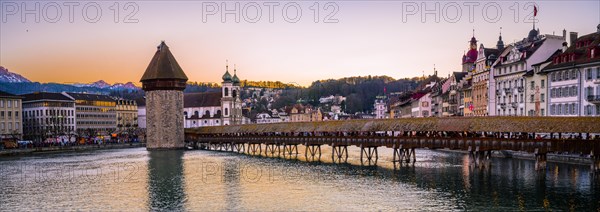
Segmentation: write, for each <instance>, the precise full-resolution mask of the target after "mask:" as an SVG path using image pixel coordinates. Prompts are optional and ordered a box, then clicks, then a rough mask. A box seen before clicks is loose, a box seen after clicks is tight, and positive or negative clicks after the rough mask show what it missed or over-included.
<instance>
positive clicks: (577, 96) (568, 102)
mask: <svg viewBox="0 0 600 212" xmlns="http://www.w3.org/2000/svg"><path fill="white" fill-rule="evenodd" d="M563 34H565V33H563ZM599 45H600V25H598V28H597V31H596V32H594V33H591V34H587V35H584V36H581V37H578V35H577V33H575V32H571V33H570V46H569V47H568V48H567V47H566V46H565V47H564V48H563V51H562V53H560V54H558V55H556V56H554V57H553V58H552V61H551V63H550V64H549V65H548V66H546V67H545V68H544V69H543V72H545V73H547V74H548V89H549V91H548V92H549V93H550V95H549V98H548V109H549V115H550V116H598V115H600V56H599V55H598V52H599V51H600V47H599Z"/></svg>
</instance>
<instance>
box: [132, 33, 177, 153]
mask: <svg viewBox="0 0 600 212" xmlns="http://www.w3.org/2000/svg"><path fill="white" fill-rule="evenodd" d="M157 48H158V49H157V50H156V53H155V54H154V57H152V60H151V61H150V65H148V68H146V72H145V73H144V76H142V79H141V80H140V82H142V89H144V91H145V92H146V122H147V124H146V125H147V127H146V130H147V132H146V142H147V143H146V149H148V150H152V149H179V148H183V147H184V145H185V143H184V132H183V121H184V120H183V90H184V89H185V86H186V82H187V80H188V78H187V76H186V75H185V73H183V70H182V69H181V67H180V66H179V64H178V63H177V61H176V60H175V57H174V56H173V54H171V51H169V47H168V46H167V44H165V42H164V41H163V42H161V43H160V45H159V46H158V47H157Z"/></svg>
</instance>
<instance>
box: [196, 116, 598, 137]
mask: <svg viewBox="0 0 600 212" xmlns="http://www.w3.org/2000/svg"><path fill="white" fill-rule="evenodd" d="M336 131H337V132H339V131H347V132H350V131H457V132H463V131H469V132H546V133H549V132H565V133H566V132H569V133H600V117H506V116H498V117H449V118H401V119H362V120H345V121H324V122H286V123H273V124H248V125H233V126H214V127H200V128H192V129H186V131H185V132H186V133H199V134H213V133H262V132H336Z"/></svg>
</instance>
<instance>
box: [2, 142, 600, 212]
mask: <svg viewBox="0 0 600 212" xmlns="http://www.w3.org/2000/svg"><path fill="white" fill-rule="evenodd" d="M299 149H300V151H301V152H300V156H299V157H298V158H297V159H294V160H286V159H283V158H272V157H263V156H249V155H242V154H237V153H230V152H216V151H203V150H195V151H153V152H148V151H146V150H145V149H144V148H135V149H120V150H98V151H88V152H74V153H60V154H44V155H35V156H26V157H8V158H7V157H5V158H0V210H2V211H15V210H17V211H32V210H33V211H39V210H65V209H70V210H74V209H77V210H94V211H98V210H100V211H107V210H110V211H114V210H119V211H132V210H133V211H148V210H188V211H248V210H251V211H281V210H285V211H288V210H290V211H315V210H320V211H380V210H383V211H398V210H400V211H406V210H418V211H448V210H460V211H462V210H475V211H482V210H484V211H489V210H493V211H514V210H528V211H531V210H537V211H540V210H575V211H597V210H600V185H599V184H600V181H598V178H594V177H591V175H590V173H589V170H590V169H589V166H584V165H572V164H557V163H548V166H547V170H546V171H535V169H534V167H535V162H534V161H531V160H519V159H507V158H493V159H492V161H491V165H490V166H487V167H476V166H473V165H470V163H469V158H468V156H467V155H466V154H463V153H456V152H442V151H430V150H417V152H416V154H417V158H416V159H417V162H416V163H414V164H408V165H407V164H404V165H403V166H401V167H399V166H395V167H394V165H393V163H392V162H390V161H391V159H392V158H391V157H392V150H390V149H381V148H380V149H379V155H380V158H379V161H378V164H377V166H361V165H360V160H359V157H360V151H359V149H358V148H349V153H350V158H349V163H348V164H333V163H332V162H331V159H330V157H331V155H330V151H331V150H330V149H328V148H323V156H322V160H321V161H322V162H306V161H305V160H304V158H303V153H302V150H303V148H302V147H300V148H299ZM594 179H596V180H594Z"/></svg>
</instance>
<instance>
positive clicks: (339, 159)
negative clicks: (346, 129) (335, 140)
mask: <svg viewBox="0 0 600 212" xmlns="http://www.w3.org/2000/svg"><path fill="white" fill-rule="evenodd" d="M331 148H332V151H331V160H332V161H333V163H346V162H348V146H346V145H337V146H336V145H334V144H331Z"/></svg>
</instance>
